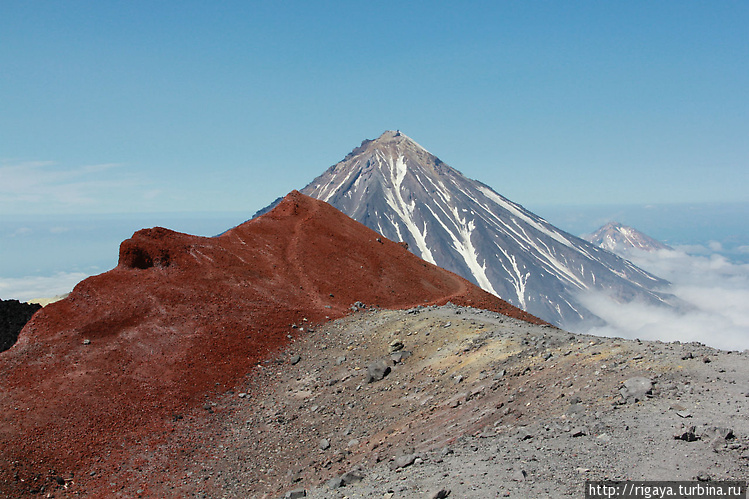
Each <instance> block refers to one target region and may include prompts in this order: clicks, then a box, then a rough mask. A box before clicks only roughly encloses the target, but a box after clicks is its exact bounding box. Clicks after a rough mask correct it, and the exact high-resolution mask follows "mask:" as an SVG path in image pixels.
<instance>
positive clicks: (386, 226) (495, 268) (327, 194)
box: [258, 130, 665, 329]
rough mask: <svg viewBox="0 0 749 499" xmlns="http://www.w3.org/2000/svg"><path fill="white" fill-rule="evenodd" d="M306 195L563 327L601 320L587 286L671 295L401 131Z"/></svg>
mask: <svg viewBox="0 0 749 499" xmlns="http://www.w3.org/2000/svg"><path fill="white" fill-rule="evenodd" d="M301 192H302V193H303V194H306V195H308V196H311V197H314V198H317V199H321V200H323V201H326V202H327V203H329V204H331V205H333V206H334V207H336V208H338V209H339V210H340V211H342V212H343V213H345V214H346V215H348V216H350V217H351V218H353V219H354V220H357V221H359V222H361V223H363V224H364V225H366V226H368V227H369V228H371V229H373V230H375V231H377V232H379V233H380V234H382V235H383V236H385V237H387V238H389V239H391V240H394V241H404V242H406V243H408V246H409V249H410V250H411V252H413V253H415V254H416V255H418V256H420V257H421V258H423V259H424V260H427V261H429V262H432V263H435V264H437V265H439V266H440V267H443V268H445V269H447V270H451V271H453V272H455V273H456V274H458V275H461V276H463V277H465V278H466V279H468V280H469V281H472V282H474V283H476V284H478V285H479V286H481V287H482V288H483V289H485V290H486V291H489V292H491V293H494V294H495V295H497V296H499V297H500V298H503V299H504V300H506V301H508V302H510V303H512V304H513V305H516V306H518V307H520V308H523V309H525V310H526V311H528V312H530V313H532V314H534V315H536V316H537V317H540V318H542V319H544V320H546V321H549V322H551V323H553V324H556V325H559V326H562V327H568V328H575V329H579V328H578V327H576V326H578V325H579V324H580V323H581V322H588V323H590V321H596V320H597V318H596V317H595V315H594V314H592V313H591V312H589V311H588V310H587V309H586V308H585V307H584V306H583V305H582V304H581V303H580V301H579V299H578V294H579V293H580V292H581V291H585V290H590V289H605V290H606V291H607V292H608V293H610V294H612V295H615V296H619V297H621V298H622V299H632V298H634V297H638V298H640V299H642V300H644V301H648V302H658V303H660V302H662V301H663V298H662V297H661V296H660V295H659V294H658V293H656V292H655V291H654V289H655V287H656V286H659V285H663V284H665V283H664V281H662V280H660V279H658V278H656V277H654V276H652V275H650V274H648V273H647V272H645V271H643V270H641V269H639V268H637V267H635V266H634V265H632V264H631V263H630V262H628V261H626V260H623V259H621V258H619V257H618V256H616V255H614V254H612V253H609V252H607V251H604V250H602V249H601V248H598V247H596V246H594V245H592V244H590V243H588V242H586V241H583V240H582V239H579V238H577V237H575V236H572V235H570V234H567V233H566V232H564V231H561V230H559V229H557V228H556V227H554V226H552V225H551V224H549V223H548V222H547V221H546V220H544V219H542V218H540V217H538V216H536V215H534V214H533V213H531V212H529V211H528V210H526V209H525V208H523V207H522V206H520V205H519V204H516V203H513V202H512V201H510V200H508V199H507V198H505V197H503V196H501V195H500V194H498V193H496V192H495V191H494V190H492V189H491V188H490V187H489V186H487V185H484V184H482V183H481V182H478V181H476V180H471V179H469V178H466V177H465V176H463V175H462V174H461V173H460V172H459V171H457V170H455V169H454V168H451V167H450V166H448V165H447V164H445V163H443V162H442V161H441V160H440V159H439V158H437V157H436V156H435V155H433V154H431V153H430V152H428V151H427V150H426V149H424V148H423V147H422V146H420V145H419V144H418V143H416V142H415V141H413V140H412V139H410V138H409V137H408V136H406V135H405V134H403V133H401V132H399V131H392V130H389V131H386V132H385V133H383V134H382V135H381V136H380V137H378V138H377V139H374V140H365V141H364V142H362V144H361V146H359V147H357V148H356V149H354V150H353V151H352V152H351V153H349V154H348V155H347V156H346V157H345V158H344V159H343V160H342V161H340V162H338V163H336V164H335V165H333V166H331V167H330V168H328V170H326V171H325V172H324V173H323V174H322V175H320V176H319V177H317V178H316V179H314V180H313V181H312V182H311V183H310V184H308V185H307V186H306V187H304V188H303V189H301ZM264 211H265V210H261V211H260V212H258V213H263V212H264Z"/></svg>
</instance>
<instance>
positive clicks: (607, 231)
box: [583, 222, 672, 256]
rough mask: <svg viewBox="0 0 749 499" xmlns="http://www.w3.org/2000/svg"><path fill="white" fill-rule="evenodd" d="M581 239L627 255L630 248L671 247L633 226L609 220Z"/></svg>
mask: <svg viewBox="0 0 749 499" xmlns="http://www.w3.org/2000/svg"><path fill="white" fill-rule="evenodd" d="M583 239H585V240H586V241H588V242H590V243H592V244H595V245H596V246H598V247H600V248H603V249H605V250H608V251H611V252H612V253H616V254H617V255H622V256H626V255H628V254H629V253H630V252H632V250H636V251H648V252H649V251H657V250H670V249H672V248H671V247H670V246H668V245H666V244H663V243H662V242H660V241H658V240H657V239H653V238H652V237H650V236H648V235H647V234H643V233H642V232H640V231H639V230H637V229H635V228H634V227H629V226H628V225H623V224H621V223H619V222H609V223H607V224H606V225H604V226H603V227H601V228H600V229H598V230H597V231H595V232H593V233H592V234H587V235H584V236H583Z"/></svg>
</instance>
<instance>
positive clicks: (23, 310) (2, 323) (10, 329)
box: [0, 300, 42, 352]
mask: <svg viewBox="0 0 749 499" xmlns="http://www.w3.org/2000/svg"><path fill="white" fill-rule="evenodd" d="M40 308H42V307H41V305H36V304H31V303H21V302H19V301H18V300H0V352H4V351H5V350H7V349H9V348H10V347H12V346H13V345H14V344H15V343H16V340H17V339H18V333H20V332H21V329H23V326H25V325H26V323H27V322H29V319H31V316H32V315H34V314H35V313H36V311H37V310H39V309H40Z"/></svg>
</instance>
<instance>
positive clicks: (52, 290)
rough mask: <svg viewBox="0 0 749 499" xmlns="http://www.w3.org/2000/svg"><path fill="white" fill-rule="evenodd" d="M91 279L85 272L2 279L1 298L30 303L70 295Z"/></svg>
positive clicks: (0, 286)
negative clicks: (38, 299) (76, 287)
mask: <svg viewBox="0 0 749 499" xmlns="http://www.w3.org/2000/svg"><path fill="white" fill-rule="evenodd" d="M87 277H89V274H84V273H83V272H57V273H56V274H54V275H51V276H29V277H4V278H0V298H2V299H4V300H10V299H13V300H19V301H28V300H33V299H36V298H52V297H54V296H57V295H62V294H65V293H70V291H71V290H72V289H73V288H74V287H75V285H76V284H78V283H79V282H81V281H82V280H83V279H85V278H87Z"/></svg>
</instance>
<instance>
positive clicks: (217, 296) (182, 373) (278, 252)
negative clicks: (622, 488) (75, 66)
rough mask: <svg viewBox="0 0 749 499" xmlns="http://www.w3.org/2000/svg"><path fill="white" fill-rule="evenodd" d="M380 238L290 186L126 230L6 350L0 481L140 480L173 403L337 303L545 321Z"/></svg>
mask: <svg viewBox="0 0 749 499" xmlns="http://www.w3.org/2000/svg"><path fill="white" fill-rule="evenodd" d="M379 237H380V236H378V234H376V233H375V232H373V231H371V230H370V229H368V228H366V227H365V226H364V225H361V224H359V223H358V222H355V221H353V220H352V219H350V218H348V217H347V216H345V215H343V214H342V213H340V212H339V211H337V210H335V209H334V208H332V207H331V206H329V205H327V204H326V203H323V202H321V201H317V200H314V199H312V198H309V197H307V196H304V195H302V194H300V193H298V192H296V191H294V192H292V193H291V194H289V195H288V196H287V197H286V198H285V199H284V200H283V201H282V202H281V203H280V204H279V205H278V206H277V207H276V208H275V209H274V210H273V211H272V212H270V213H268V214H266V215H264V216H262V217H259V218H257V219H254V220H251V221H249V222H247V223H245V224H242V225H240V226H238V227H236V228H234V229H232V230H230V231H228V232H226V233H224V234H222V235H221V236H218V237H215V238H204V237H196V236H190V235H186V234H180V233H177V232H173V231H170V230H167V229H162V228H155V229H146V230H141V231H139V232H137V233H135V234H134V235H133V237H132V238H131V239H128V240H126V241H124V242H123V243H122V245H121V247H120V260H119V264H118V266H117V267H116V268H114V269H113V270H111V271H109V272H106V273H104V274H101V275H99V276H95V277H91V278H89V279H86V280H85V281H83V282H81V283H80V284H79V285H78V286H76V288H75V289H74V290H73V292H72V293H71V294H70V296H69V297H68V298H66V299H65V300H62V301H60V302H57V303H54V304H52V305H49V306H48V307H46V308H45V309H43V310H42V311H40V312H39V313H38V314H37V315H36V316H35V317H34V318H33V319H32V320H31V322H29V324H28V325H27V326H26V327H25V328H24V330H23V331H22V333H21V335H20V338H19V341H18V343H17V345H16V346H14V347H13V348H11V349H10V350H8V351H7V352H4V353H2V354H0V448H2V449H3V452H2V454H1V455H0V493H4V494H7V495H19V494H22V493H28V492H32V491H37V490H39V488H40V486H41V485H42V484H45V485H46V487H47V488H48V489H49V488H50V487H58V491H61V489H60V486H57V485H55V483H57V482H60V483H61V482H62V481H64V480H68V481H67V483H66V485H67V487H69V490H70V491H77V492H82V493H84V494H86V493H88V494H92V493H94V494H97V493H104V492H103V491H104V490H108V489H107V488H109V487H110V480H112V478H111V477H114V476H117V477H120V478H119V479H120V480H124V481H130V480H137V481H139V483H140V482H143V483H144V484H146V486H147V484H148V483H149V481H153V480H157V478H156V477H143V476H139V466H140V464H141V463H142V462H143V460H144V459H145V458H144V457H143V456H148V455H152V454H153V453H154V451H155V449H156V448H161V447H159V446H165V445H167V444H169V443H170V433H171V432H172V431H173V430H174V428H175V424H176V421H177V420H178V419H179V415H181V414H186V413H188V412H189V411H190V410H192V409H194V408H196V407H199V406H201V405H202V403H203V402H202V401H203V400H204V397H205V396H206V395H207V394H210V393H213V392H216V391H218V390H224V391H225V390H227V389H230V388H231V387H233V386H235V385H236V384H237V383H239V382H240V381H241V380H242V379H243V378H244V377H245V376H247V375H248V374H249V373H250V372H251V371H252V369H253V367H254V366H255V365H257V363H258V362H259V361H261V360H262V359H263V358H266V357H267V356H268V355H269V354H270V353H272V352H274V351H276V350H278V349H279V348H281V347H283V346H285V345H286V344H287V343H288V341H289V337H288V336H287V335H289V333H290V331H297V332H298V330H292V329H291V328H290V325H291V324H292V323H296V324H302V323H303V321H304V320H307V321H309V323H321V322H324V321H325V320H327V319H328V318H338V317H341V316H343V315H345V314H346V313H347V312H348V311H349V307H350V306H351V304H352V303H353V302H354V301H357V300H359V301H362V302H364V303H366V304H369V305H376V306H379V307H383V308H407V307H412V306H414V305H421V304H424V305H425V304H442V303H446V302H447V301H452V302H453V303H456V304H461V305H471V306H474V307H480V308H486V309H490V310H494V311H497V312H501V313H504V314H507V315H511V316H514V317H516V318H522V319H525V320H528V321H529V322H535V323H542V321H540V320H539V319H537V318H535V317H533V316H530V315H529V314H527V313H525V312H522V311H521V310H518V309H517V308H515V307H513V306H511V305H509V304H507V303H506V302H504V301H502V300H500V299H499V298H497V297H495V296H493V295H490V294H488V293H486V292H484V291H483V290H481V289H479V288H478V287H476V286H474V285H473V284H470V283H469V282H468V281H466V280H464V279H462V278H460V277H458V276H457V275H455V274H452V273H450V272H448V271H445V270H443V269H440V268H438V267H436V266H434V265H431V264H429V263H426V262H424V261H422V260H420V259H419V258H417V257H415V256H414V255H412V254H411V253H409V252H408V251H406V250H405V249H404V248H403V247H401V246H400V245H398V244H396V243H394V242H392V241H389V240H387V239H384V238H381V239H378V238H379ZM175 416H177V417H175ZM189 424H194V425H196V428H195V432H199V431H200V421H199V420H198V419H195V420H190V422H189ZM175 452H176V451H175ZM100 477H101V478H100ZM71 479H72V480H71ZM109 493H111V491H109Z"/></svg>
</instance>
